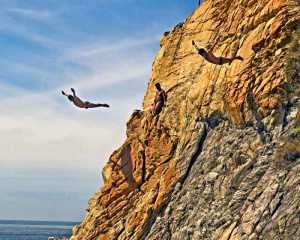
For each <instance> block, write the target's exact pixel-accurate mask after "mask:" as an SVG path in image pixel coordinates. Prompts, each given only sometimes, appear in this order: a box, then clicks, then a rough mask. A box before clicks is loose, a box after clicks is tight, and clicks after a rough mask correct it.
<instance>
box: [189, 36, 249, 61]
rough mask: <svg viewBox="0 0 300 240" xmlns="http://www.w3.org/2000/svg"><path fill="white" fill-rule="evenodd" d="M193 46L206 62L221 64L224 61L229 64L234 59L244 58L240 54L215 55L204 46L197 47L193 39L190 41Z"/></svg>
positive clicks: (241, 59)
mask: <svg viewBox="0 0 300 240" xmlns="http://www.w3.org/2000/svg"><path fill="white" fill-rule="evenodd" d="M192 44H193V46H194V47H195V48H196V50H197V52H198V54H199V55H201V56H202V57H204V58H205V59H206V60H207V61H208V62H210V63H213V64H217V65H223V64H226V63H229V64H231V63H232V62H233V61H234V60H240V61H243V60H244V59H243V58H242V57H241V56H236V57H233V58H226V57H216V56H215V55H214V54H213V53H212V52H210V51H206V50H205V49H204V48H199V47H197V45H196V43H195V41H194V40H193V41H192Z"/></svg>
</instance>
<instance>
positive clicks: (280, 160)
mask: <svg viewBox="0 0 300 240" xmlns="http://www.w3.org/2000/svg"><path fill="white" fill-rule="evenodd" d="M299 10H300V7H299V1H296V0H255V1H254V0H247V1H245V0H207V1H204V2H203V4H202V5H201V6H199V7H198V8H197V9H196V10H195V11H194V13H193V14H192V15H191V16H190V17H188V18H187V19H186V21H184V22H183V23H180V24H178V25H177V26H176V27H175V28H174V29H173V30H172V31H171V32H166V33H165V34H164V36H163V37H162V39H161V42H160V44H161V49H160V51H159V53H158V54H157V56H156V58H155V60H154V63H153V69H152V76H151V79H150V81H149V84H148V89H147V92H146V94H145V97H144V103H143V109H144V111H136V112H134V113H133V114H132V116H131V118H130V120H129V121H128V123H127V140H126V141H125V143H124V144H123V145H122V146H121V147H120V148H119V149H118V150H116V151H115V152H114V153H113V154H112V155H111V157H110V159H109V161H108V162H107V164H106V166H105V167H104V169H103V178H104V186H102V188H101V190H100V191H99V192H97V193H96V194H95V195H94V196H93V197H92V198H91V199H90V201H89V207H88V209H87V214H86V217H85V219H84V221H83V222H82V223H81V225H79V226H76V227H75V228H74V229H73V237H72V239H74V240H90V239H100V240H106V239H107V240H113V239H124V240H125V239H126V240H128V239H137V240H139V239H153V240H157V239H163V240H164V239H174V240H182V239H220V240H238V239H289V240H290V239H299V236H300V211H299V209H300V164H299V163H300V161H299V157H300V141H299V135H300V131H299V127H300V113H299V105H300V74H299V70H300V11H299ZM192 40H195V41H196V42H197V43H198V44H199V45H201V46H203V47H205V48H207V49H210V50H212V51H213V52H214V54H215V55H222V56H228V57H232V56H236V55H241V56H242V57H243V58H244V61H234V62H233V63H232V64H231V65H229V64H226V65H222V66H219V65H214V64H211V63H208V62H207V61H205V60H204V59H203V58H202V57H201V56H199V55H198V54H197V53H195V50H194V49H193V47H192V44H191V42H192ZM157 82H159V83H161V85H162V87H163V88H164V89H166V90H167V93H168V102H167V106H166V107H165V108H164V110H163V112H162V113H161V114H160V115H159V116H158V117H153V116H152V115H151V114H150V113H149V111H147V109H148V108H149V106H150V105H151V103H152V102H153V98H154V93H155V89H154V85H155V83H157ZM297 113H298V115H297ZM297 118H298V119H297Z"/></svg>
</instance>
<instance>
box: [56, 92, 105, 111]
mask: <svg viewBox="0 0 300 240" xmlns="http://www.w3.org/2000/svg"><path fill="white" fill-rule="evenodd" d="M71 91H72V93H73V95H68V94H66V93H65V92H64V91H61V93H62V94H63V95H64V96H66V97H67V98H68V99H69V100H70V101H71V102H73V103H74V105H75V106H76V107H79V108H85V109H88V108H97V107H109V105H108V104H102V103H90V102H88V101H82V100H81V99H80V98H79V97H78V96H76V93H75V90H74V89H73V88H71Z"/></svg>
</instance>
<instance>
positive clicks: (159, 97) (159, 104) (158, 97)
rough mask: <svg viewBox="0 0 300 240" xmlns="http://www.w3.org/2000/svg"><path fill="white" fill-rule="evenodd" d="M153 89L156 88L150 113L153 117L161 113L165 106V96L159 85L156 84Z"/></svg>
mask: <svg viewBox="0 0 300 240" xmlns="http://www.w3.org/2000/svg"><path fill="white" fill-rule="evenodd" d="M155 87H156V94H155V98H154V103H153V104H152V112H153V114H154V115H158V114H159V113H160V112H161V111H162V109H163V107H164V105H165V104H166V101H167V94H166V92H165V91H164V90H163V89H162V88H161V86H160V84H159V83H156V84H155Z"/></svg>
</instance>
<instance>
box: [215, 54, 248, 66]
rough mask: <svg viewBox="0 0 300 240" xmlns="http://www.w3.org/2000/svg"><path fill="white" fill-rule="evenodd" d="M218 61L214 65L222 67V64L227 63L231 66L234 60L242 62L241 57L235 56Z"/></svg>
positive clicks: (221, 58)
mask: <svg viewBox="0 0 300 240" xmlns="http://www.w3.org/2000/svg"><path fill="white" fill-rule="evenodd" d="M218 59H219V61H218V62H217V63H216V64H219V65H223V64H227V63H229V64H231V63H232V62H233V61H234V60H240V61H243V60H244V59H243V58H242V57H241V56H237V57H234V58H226V57H219V58H218Z"/></svg>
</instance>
